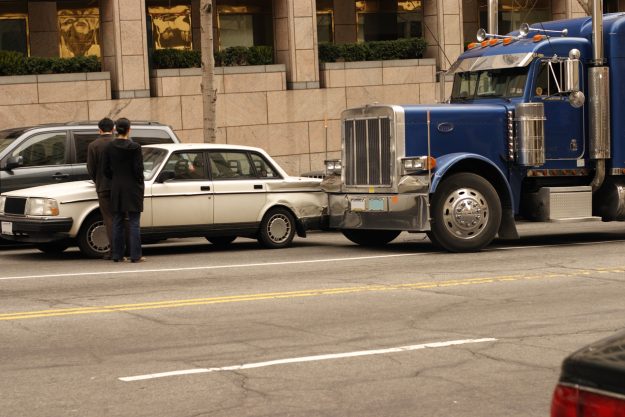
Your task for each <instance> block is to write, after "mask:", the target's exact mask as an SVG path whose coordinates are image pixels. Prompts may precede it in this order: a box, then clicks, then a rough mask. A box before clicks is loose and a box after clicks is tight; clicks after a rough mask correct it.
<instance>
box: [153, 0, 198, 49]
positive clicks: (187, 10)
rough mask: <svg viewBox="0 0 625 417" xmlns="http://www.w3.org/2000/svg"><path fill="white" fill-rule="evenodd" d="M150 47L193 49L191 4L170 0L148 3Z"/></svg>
mask: <svg viewBox="0 0 625 417" xmlns="http://www.w3.org/2000/svg"><path fill="white" fill-rule="evenodd" d="M148 24H149V25H150V26H149V27H150V31H151V33H150V36H151V39H152V41H151V42H150V46H151V48H150V49H182V50H191V49H193V40H192V38H193V36H192V31H191V4H190V3H187V4H184V3H174V4H172V3H171V2H169V1H165V2H163V1H158V2H155V1H151V2H149V3H148Z"/></svg>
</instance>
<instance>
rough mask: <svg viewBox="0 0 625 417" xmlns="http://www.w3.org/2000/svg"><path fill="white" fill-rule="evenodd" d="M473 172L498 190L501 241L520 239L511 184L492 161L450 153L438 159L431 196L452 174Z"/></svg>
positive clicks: (476, 156) (464, 154) (466, 154)
mask: <svg viewBox="0 0 625 417" xmlns="http://www.w3.org/2000/svg"><path fill="white" fill-rule="evenodd" d="M456 172H473V173H475V174H477V175H480V176H482V177H484V178H486V179H487V180H488V181H489V182H490V183H491V184H492V185H493V187H495V189H496V190H497V193H498V194H499V197H500V199H501V210H502V217H501V225H500V226H499V238H500V239H518V238H519V234H518V232H517V230H516V224H515V222H514V209H513V201H514V200H513V196H512V189H511V187H510V183H509V182H508V180H507V179H506V176H505V175H504V173H503V172H502V171H501V169H499V167H498V166H497V165H495V164H494V163H493V162H492V161H491V160H489V159H488V158H485V157H484V156H482V155H478V154H474V153H450V154H447V155H443V156H441V157H437V158H436V171H435V172H434V175H433V176H432V183H431V184H430V194H434V193H435V192H436V188H437V187H438V185H439V184H440V183H441V181H442V180H443V179H444V178H445V176H447V175H448V174H451V173H456Z"/></svg>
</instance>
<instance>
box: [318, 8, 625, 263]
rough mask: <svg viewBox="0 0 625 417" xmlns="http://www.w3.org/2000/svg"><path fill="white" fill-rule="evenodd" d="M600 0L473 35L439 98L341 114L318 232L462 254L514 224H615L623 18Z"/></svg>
mask: <svg viewBox="0 0 625 417" xmlns="http://www.w3.org/2000/svg"><path fill="white" fill-rule="evenodd" d="M597 4H598V5H597ZM600 4H601V1H596V2H595V6H594V9H593V16H592V17H587V18H580V19H572V20H560V21H553V22H545V23H539V24H533V25H532V26H531V27H530V26H528V25H523V26H522V27H521V29H520V30H519V31H517V32H513V33H511V34H509V35H506V36H501V35H489V34H487V33H485V31H484V30H480V32H478V40H479V42H476V43H474V44H471V45H469V47H468V49H467V50H466V51H465V52H464V53H463V54H462V55H460V57H459V58H458V60H457V61H456V62H455V63H454V64H453V65H452V66H451V67H450V69H449V71H448V74H453V90H452V92H451V97H450V99H449V102H448V103H446V104H438V105H380V104H373V105H368V106H363V107H360V108H353V109H348V110H346V111H344V112H343V114H342V118H341V125H342V157H341V159H340V160H330V161H326V173H327V176H326V178H325V179H324V181H323V182H322V188H323V189H324V190H325V191H326V192H327V193H328V197H329V208H328V212H329V221H330V227H331V228H335V229H339V230H341V231H342V232H343V233H344V235H345V236H346V237H347V238H348V239H350V240H351V241H353V242H356V243H358V244H361V245H382V244H386V243H388V242H390V241H391V240H393V239H394V238H395V237H397V235H399V233H400V232H401V231H409V232H426V233H427V235H428V236H429V238H430V239H431V240H432V242H433V243H434V244H435V245H437V246H439V247H441V248H443V249H446V250H448V251H452V252H469V251H477V250H480V249H482V248H484V247H485V246H487V245H488V244H489V243H490V242H491V241H492V240H493V239H494V238H495V237H497V236H498V237H499V238H501V239H515V238H518V233H517V228H516V225H517V222H518V221H519V220H531V221H537V222H577V221H580V222H581V221H593V220H599V221H601V220H602V221H623V220H625V14H606V15H603V13H602V10H601V6H600ZM449 77H451V75H449Z"/></svg>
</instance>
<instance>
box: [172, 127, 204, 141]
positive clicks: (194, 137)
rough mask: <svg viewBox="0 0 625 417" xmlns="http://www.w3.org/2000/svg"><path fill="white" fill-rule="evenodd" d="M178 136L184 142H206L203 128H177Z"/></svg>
mask: <svg viewBox="0 0 625 417" xmlns="http://www.w3.org/2000/svg"><path fill="white" fill-rule="evenodd" d="M175 133H176V136H178V139H180V142H182V143H202V142H204V136H203V134H204V132H203V130H202V129H184V130H176V131H175Z"/></svg>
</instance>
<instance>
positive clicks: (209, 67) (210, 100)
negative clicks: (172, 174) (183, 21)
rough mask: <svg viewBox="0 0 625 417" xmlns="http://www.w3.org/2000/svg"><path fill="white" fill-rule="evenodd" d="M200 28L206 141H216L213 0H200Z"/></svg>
mask: <svg viewBox="0 0 625 417" xmlns="http://www.w3.org/2000/svg"><path fill="white" fill-rule="evenodd" d="M200 29H201V33H202V35H201V39H200V43H201V53H202V89H201V91H202V110H203V128H204V129H203V130H204V135H203V136H204V143H215V138H216V133H215V132H216V128H217V126H216V121H215V109H216V103H217V91H216V90H215V81H214V78H215V57H214V55H213V0H200Z"/></svg>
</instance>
